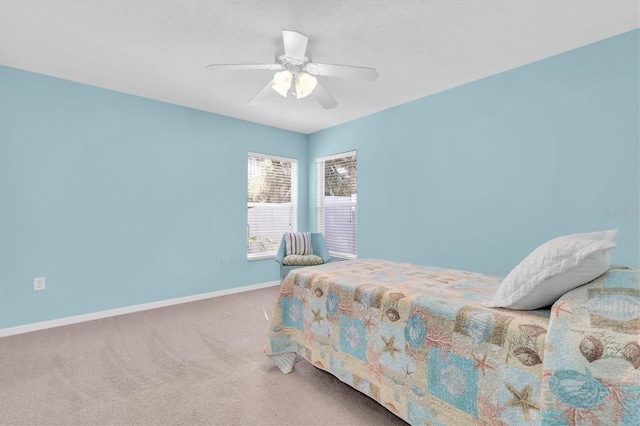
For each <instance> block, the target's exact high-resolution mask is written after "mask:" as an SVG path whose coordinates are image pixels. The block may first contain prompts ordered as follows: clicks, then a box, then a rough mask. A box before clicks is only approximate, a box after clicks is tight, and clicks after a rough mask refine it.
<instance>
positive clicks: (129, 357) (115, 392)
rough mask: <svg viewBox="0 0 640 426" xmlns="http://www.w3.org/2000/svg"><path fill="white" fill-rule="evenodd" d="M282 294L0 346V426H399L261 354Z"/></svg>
mask: <svg viewBox="0 0 640 426" xmlns="http://www.w3.org/2000/svg"><path fill="white" fill-rule="evenodd" d="M278 291H279V287H271V288H266V289H262V290H255V291H251V292H246V293H239V294H234V295H231V296H224V297H218V298H214V299H208V300H202V301H198V302H192V303H185V304H182V305H175V306H170V307H166V308H160V309H154V310H150V311H144V312H138V313H134V314H128V315H122V316H117V317H112V318H105V319H101V320H96V321H90V322H85V323H80V324H74V325H70V326H65V327H58V328H53V329H49V330H43V331H37V332H33V333H26V334H21V335H16V336H10V337H3V338H0V424H3V425H13V424H47V425H49V424H83V425H85V424H151V423H153V424H171V425H180V424H189V425H192V424H216V425H269V424H273V425H284V424H289V425H376V424H377V425H394V424H397V425H404V424H406V423H404V422H403V421H402V420H400V419H399V418H397V417H395V416H394V415H393V414H391V413H390V412H389V411H387V410H386V409H385V408H383V407H382V406H380V405H378V404H377V403H376V402H375V401H373V400H372V399H370V398H368V397H367V396H365V395H363V394H361V393H360V392H358V391H356V390H354V389H353V388H351V387H350V386H348V385H345V384H343V383H342V382H340V381H339V380H338V379H336V378H334V377H333V376H331V375H330V374H328V373H325V372H323V371H321V370H318V369H316V368H315V367H313V366H311V365H310V364H309V363H307V362H306V361H304V360H300V361H299V362H298V363H297V365H296V368H295V370H294V371H293V372H292V373H291V374H288V375H283V374H282V373H281V372H280V371H279V370H278V368H277V367H276V366H275V365H274V364H273V362H272V361H271V360H270V359H269V358H268V357H266V356H265V355H264V354H263V352H262V348H263V346H264V344H265V342H266V333H267V330H268V327H269V321H267V320H266V318H265V313H266V315H268V316H269V318H271V315H272V313H273V307H274V306H275V301H276V298H277V295H278Z"/></svg>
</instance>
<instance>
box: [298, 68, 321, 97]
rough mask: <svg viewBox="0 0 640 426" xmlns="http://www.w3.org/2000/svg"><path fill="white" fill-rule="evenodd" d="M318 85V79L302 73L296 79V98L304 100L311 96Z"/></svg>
mask: <svg viewBox="0 0 640 426" xmlns="http://www.w3.org/2000/svg"><path fill="white" fill-rule="evenodd" d="M317 85H318V79H316V78H315V77H314V76H312V75H311V74H309V73H306V72H301V73H300V74H299V75H298V78H297V79H296V97H297V98H298V99H302V98H304V97H305V96H309V95H310V94H311V92H313V89H315V88H316V86H317Z"/></svg>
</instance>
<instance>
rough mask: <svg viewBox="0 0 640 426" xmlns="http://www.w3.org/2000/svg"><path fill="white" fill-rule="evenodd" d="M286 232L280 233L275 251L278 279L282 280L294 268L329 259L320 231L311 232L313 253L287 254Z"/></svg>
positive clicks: (324, 261)
mask: <svg viewBox="0 0 640 426" xmlns="http://www.w3.org/2000/svg"><path fill="white" fill-rule="evenodd" d="M285 237H286V234H283V235H282V240H280V247H279V248H278V252H277V253H276V262H278V264H280V281H284V279H285V277H286V276H287V274H288V273H289V271H291V270H293V269H296V268H304V267H307V266H313V265H321V264H323V263H328V262H329V261H330V260H331V256H329V251H328V250H327V245H326V244H325V242H324V236H323V235H322V234H320V233H316V232H312V233H311V248H312V250H313V255H311V256H308V257H307V256H305V255H292V256H287V246H286V240H285Z"/></svg>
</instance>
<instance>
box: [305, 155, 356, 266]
mask: <svg viewBox="0 0 640 426" xmlns="http://www.w3.org/2000/svg"><path fill="white" fill-rule="evenodd" d="M346 157H355V158H356V188H357V186H358V178H357V170H358V166H357V160H358V151H357V150H353V151H347V152H342V153H339V154H333V155H328V156H325V157H317V158H316V159H315V163H316V232H319V233H322V234H324V233H325V226H324V225H325V221H324V219H325V210H324V209H325V208H326V207H327V206H329V207H355V209H356V229H355V231H356V232H355V234H356V252H355V254H352V253H342V252H335V251H332V250H329V254H330V255H331V257H333V258H337V259H357V258H358V220H357V214H358V196H357V195H358V194H357V190H356V197H355V201H348V202H347V201H345V202H338V203H329V204H326V203H325V195H324V192H325V171H324V168H325V166H324V165H325V163H326V162H327V161H331V160H337V159H341V158H346ZM321 166H322V173H321V172H320V169H321ZM325 239H326V237H325Z"/></svg>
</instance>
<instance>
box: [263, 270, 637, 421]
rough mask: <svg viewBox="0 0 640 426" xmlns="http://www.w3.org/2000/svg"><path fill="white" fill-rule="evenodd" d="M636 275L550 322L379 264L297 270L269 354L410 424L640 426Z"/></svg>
mask: <svg viewBox="0 0 640 426" xmlns="http://www.w3.org/2000/svg"><path fill="white" fill-rule="evenodd" d="M639 272H640V271H639V270H638V269H629V268H616V267H614V268H612V269H611V270H609V272H608V273H607V274H605V275H603V276H601V277H600V278H598V279H596V280H594V281H592V282H591V283H589V284H587V285H585V286H582V287H580V288H578V289H575V290H573V291H571V292H569V293H567V294H566V295H564V296H563V297H561V298H560V299H559V300H558V301H557V302H556V303H555V304H554V305H553V307H551V309H550V310H549V309H547V310H538V311H512V310H507V309H492V308H486V307H484V306H482V303H484V302H489V301H490V300H491V299H492V298H493V295H494V294H495V292H496V291H497V288H498V287H499V285H500V282H501V278H500V277H495V276H488V275H482V274H477V273H471V272H464V271H456V270H448V269H442V268H435V267H426V266H419V265H412V264H400V263H395V262H389V261H382V260H352V261H344V262H335V263H329V264H326V265H322V266H316V267H311V268H303V269H298V270H295V271H292V272H291V273H290V274H289V275H288V276H287V278H286V279H285V281H284V283H283V285H282V289H281V292H280V297H279V299H278V302H277V304H276V308H275V313H274V317H273V319H272V324H271V328H270V331H269V338H268V343H267V345H266V347H265V352H266V354H267V355H269V356H271V357H272V358H273V359H274V361H275V362H276V364H277V365H278V367H279V368H280V369H281V370H282V371H283V372H285V373H288V372H290V371H292V370H293V368H294V365H295V362H296V358H297V355H300V356H302V357H303V358H305V359H307V360H308V361H309V362H311V363H312V364H313V365H315V366H316V367H318V368H321V369H323V370H326V371H329V372H330V373H332V374H333V375H335V376H336V377H338V378H339V379H340V380H342V381H343V382H345V383H347V384H349V385H351V386H352V387H354V388H356V389H358V390H359V391H361V392H363V393H365V394H366V395H368V396H370V397H371V398H374V399H375V400H377V401H378V402H379V403H380V404H382V405H383V406H384V407H386V408H387V409H389V410H390V411H392V412H393V413H395V414H396V415H398V416H399V417H401V418H403V419H404V420H406V421H407V422H409V423H411V424H416V425H417V424H434V425H438V424H443V425H461V424H474V423H475V424H504V423H506V424H553V425H573V424H593V425H596V424H636V423H635V422H636V420H637V419H638V418H639V417H640V402H639V401H638V400H639V398H638V395H639V393H640V370H639V368H640V342H639V336H638V334H639V332H640V285H639V283H638V276H639Z"/></svg>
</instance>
